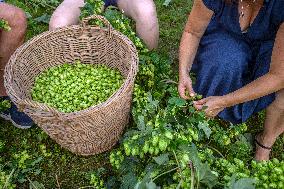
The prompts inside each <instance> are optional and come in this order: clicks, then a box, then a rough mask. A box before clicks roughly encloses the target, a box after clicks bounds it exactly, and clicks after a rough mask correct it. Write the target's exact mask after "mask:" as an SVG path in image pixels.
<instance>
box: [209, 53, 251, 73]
mask: <svg viewBox="0 0 284 189" xmlns="http://www.w3.org/2000/svg"><path fill="white" fill-rule="evenodd" d="M223 55H224V56H219V58H218V59H219V61H216V62H215V61H214V59H212V63H213V64H214V63H215V64H216V66H217V68H216V69H217V71H216V72H218V74H222V75H223V76H224V77H233V78H235V77H242V76H243V74H244V72H245V71H246V70H247V69H248V68H247V67H248V59H247V58H246V57H247V55H246V53H244V52H242V51H235V52H228V53H224V54H223ZM216 66H214V67H216ZM216 74H217V73H216Z"/></svg>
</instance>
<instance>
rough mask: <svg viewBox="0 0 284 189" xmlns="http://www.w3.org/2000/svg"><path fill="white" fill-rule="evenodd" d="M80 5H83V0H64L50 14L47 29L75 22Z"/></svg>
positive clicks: (77, 19)
mask: <svg viewBox="0 0 284 189" xmlns="http://www.w3.org/2000/svg"><path fill="white" fill-rule="evenodd" d="M82 6H84V1H83V0H64V1H63V2H62V3H61V4H60V5H59V6H58V7H57V9H56V10H55V11H54V13H53V14H52V16H51V18H50V22H49V30H55V29H57V28H61V27H64V26H68V25H73V24H77V23H78V21H79V16H80V7H82Z"/></svg>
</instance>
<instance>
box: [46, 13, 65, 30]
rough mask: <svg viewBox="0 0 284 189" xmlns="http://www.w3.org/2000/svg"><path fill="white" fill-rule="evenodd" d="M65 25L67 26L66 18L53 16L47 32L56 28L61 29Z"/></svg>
mask: <svg viewBox="0 0 284 189" xmlns="http://www.w3.org/2000/svg"><path fill="white" fill-rule="evenodd" d="M67 25H69V21H68V18H65V17H62V16H57V15H54V16H52V17H51V19H50V22H49V30H55V29H57V28H62V27H64V26H67Z"/></svg>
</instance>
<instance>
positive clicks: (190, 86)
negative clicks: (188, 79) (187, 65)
mask: <svg viewBox="0 0 284 189" xmlns="http://www.w3.org/2000/svg"><path fill="white" fill-rule="evenodd" d="M186 88H187V90H188V92H189V96H190V97H194V96H195V92H194V90H193V88H192V84H191V83H188V84H187V85H186Z"/></svg>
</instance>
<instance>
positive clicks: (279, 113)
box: [255, 89, 284, 161]
mask: <svg viewBox="0 0 284 189" xmlns="http://www.w3.org/2000/svg"><path fill="white" fill-rule="evenodd" d="M283 132H284V89H282V90H281V91H279V92H278V93H277V97H276V100H275V101H274V102H273V103H272V104H271V105H270V106H269V107H268V108H267V111H266V120H265V124H264V131H263V133H262V134H261V135H260V136H259V137H258V140H259V142H260V143H261V144H262V145H264V146H267V147H271V146H272V145H273V144H274V143H275V141H276V139H277V137H278V136H279V135H281V134H282V133H283ZM269 154H270V150H267V149H263V148H261V147H259V146H257V148H256V153H255V159H256V160H258V161H261V160H269Z"/></svg>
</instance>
